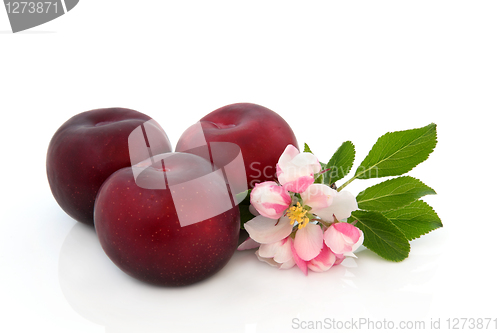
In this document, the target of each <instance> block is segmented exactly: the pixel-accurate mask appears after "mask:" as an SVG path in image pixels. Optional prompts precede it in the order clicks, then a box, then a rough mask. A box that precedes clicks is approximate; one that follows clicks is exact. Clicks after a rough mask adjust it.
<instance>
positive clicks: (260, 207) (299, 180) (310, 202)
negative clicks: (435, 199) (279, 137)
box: [238, 145, 363, 275]
mask: <svg viewBox="0 0 500 333" xmlns="http://www.w3.org/2000/svg"><path fill="white" fill-rule="evenodd" d="M320 172H321V165H320V163H319V161H318V159H317V158H316V157H315V156H314V155H313V154H311V153H300V152H299V150H298V149H297V148H295V147H294V146H292V145H289V146H288V147H286V149H285V151H284V152H283V154H282V155H281V157H280V159H279V161H278V164H277V166H276V175H277V177H278V182H279V183H276V182H273V181H266V182H263V183H259V184H257V185H256V186H255V187H254V188H253V190H252V191H251V193H250V203H251V205H252V207H253V208H254V209H255V210H256V211H257V212H258V214H260V215H257V216H256V217H255V218H253V219H252V220H250V221H248V222H247V223H245V225H244V227H245V229H246V231H247V232H248V234H249V236H250V237H249V238H248V239H247V240H246V241H245V242H243V243H242V244H241V245H240V247H239V248H238V249H239V250H246V249H251V248H256V247H258V248H259V249H258V250H257V252H256V255H257V257H258V258H259V260H261V261H264V262H267V263H268V264H270V265H273V266H277V267H278V268H280V269H288V268H292V267H293V266H295V265H297V266H298V267H299V268H300V269H301V270H302V272H303V273H304V274H306V275H307V272H308V270H311V271H314V272H324V271H327V270H329V269H330V268H331V267H332V266H334V265H338V264H340V263H341V262H342V261H343V260H344V258H345V257H346V256H354V254H353V251H354V250H356V249H357V248H358V247H359V246H360V245H361V244H362V243H363V233H362V231H361V230H359V229H358V228H357V227H355V226H354V225H352V224H350V223H347V222H342V221H345V220H346V219H347V218H348V217H349V216H351V212H352V211H354V210H356V209H357V208H358V205H357V202H356V198H355V197H354V196H353V195H352V194H351V193H349V192H346V191H341V192H337V191H336V190H335V189H333V188H331V187H329V186H327V185H324V184H316V183H314V180H315V179H316V177H317V176H318V174H319V173H320Z"/></svg>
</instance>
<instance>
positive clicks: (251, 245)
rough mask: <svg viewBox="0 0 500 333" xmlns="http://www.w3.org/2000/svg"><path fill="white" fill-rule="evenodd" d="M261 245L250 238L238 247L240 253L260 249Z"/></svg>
mask: <svg viewBox="0 0 500 333" xmlns="http://www.w3.org/2000/svg"><path fill="white" fill-rule="evenodd" d="M259 246H260V243H257V242H256V241H254V240H253V239H252V238H250V237H248V238H247V239H245V241H244V242H243V243H241V244H240V246H238V251H244V250H250V249H255V248H256V247H259Z"/></svg>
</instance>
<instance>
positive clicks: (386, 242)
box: [349, 210, 410, 261]
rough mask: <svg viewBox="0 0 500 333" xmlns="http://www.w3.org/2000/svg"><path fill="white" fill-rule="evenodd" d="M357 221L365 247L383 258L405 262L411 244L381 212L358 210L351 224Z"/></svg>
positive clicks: (350, 220)
mask: <svg viewBox="0 0 500 333" xmlns="http://www.w3.org/2000/svg"><path fill="white" fill-rule="evenodd" d="M354 220H357V223H356V227H358V228H359V229H361V230H362V231H363V234H364V236H365V239H364V241H363V245H364V246H366V247H367V248H368V249H370V250H372V251H373V252H375V253H376V254H378V255H379V256H381V257H382V258H385V259H387V260H391V261H403V260H404V259H406V258H407V257H408V254H409V253H410V243H409V242H408V240H407V239H406V237H405V235H404V234H403V233H402V232H401V231H400V230H399V229H398V228H397V227H396V226H395V225H394V224H392V223H391V222H390V221H389V220H388V219H387V218H386V217H385V216H384V215H382V214H381V213H379V212H371V211H363V210H357V211H354V212H352V214H351V217H350V218H349V222H352V221H354Z"/></svg>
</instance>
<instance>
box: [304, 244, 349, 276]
mask: <svg viewBox="0 0 500 333" xmlns="http://www.w3.org/2000/svg"><path fill="white" fill-rule="evenodd" d="M344 258H345V257H344V255H342V254H335V253H333V252H332V251H331V250H330V248H329V247H328V246H327V245H326V244H325V243H323V248H322V249H321V252H320V253H319V254H318V255H317V256H316V257H315V258H314V259H312V260H310V261H309V262H307V268H309V269H310V270H311V271H313V272H317V273H321V272H326V271H327V270H329V269H330V268H332V267H333V266H335V265H340V263H342V261H343V260H344Z"/></svg>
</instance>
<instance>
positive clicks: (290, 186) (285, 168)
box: [276, 145, 321, 193]
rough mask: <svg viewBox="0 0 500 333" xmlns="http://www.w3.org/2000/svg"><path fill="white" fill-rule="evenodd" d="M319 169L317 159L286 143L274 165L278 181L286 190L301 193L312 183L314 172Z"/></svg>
mask: <svg viewBox="0 0 500 333" xmlns="http://www.w3.org/2000/svg"><path fill="white" fill-rule="evenodd" d="M320 171H321V165H320V164H319V161H318V159H317V158H316V156H314V155H313V154H311V153H301V152H299V150H298V149H297V148H295V147H294V146H293V145H288V146H287V147H286V148H285V151H284V152H283V154H282V155H281V156H280V158H279V160H278V164H277V165H276V175H277V176H278V181H279V182H280V184H281V185H282V186H283V187H285V188H286V189H287V190H288V191H292V192H295V193H301V192H303V191H305V190H306V189H307V187H309V185H311V184H312V183H314V174H315V173H318V172H320Z"/></svg>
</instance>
